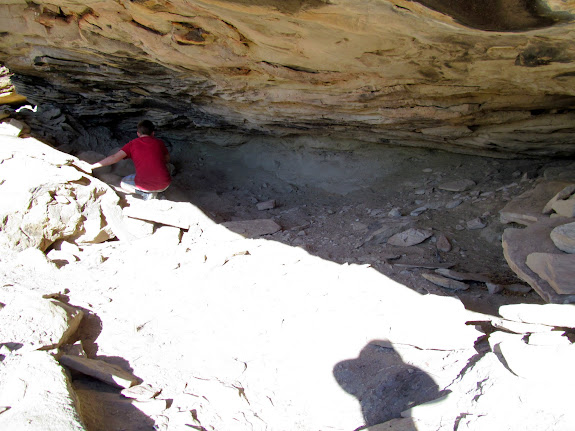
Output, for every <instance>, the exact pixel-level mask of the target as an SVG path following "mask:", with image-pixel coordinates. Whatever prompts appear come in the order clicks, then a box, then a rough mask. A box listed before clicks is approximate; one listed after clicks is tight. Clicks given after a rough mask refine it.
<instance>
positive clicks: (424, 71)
mask: <svg viewBox="0 0 575 431" xmlns="http://www.w3.org/2000/svg"><path fill="white" fill-rule="evenodd" d="M468 3H469V4H468ZM468 3H466V6H465V7H462V6H459V5H458V3H457V2H454V1H449V0H419V1H406V0H397V1H393V2H391V1H384V0H378V1H374V0H361V1H356V0H354V1H351V0H333V1H324V0H299V1H297V0H293V1H282V2H279V1H274V0H228V1H213V0H204V1H184V0H172V1H166V0H135V1H127V0H118V1H112V0H104V1H99V2H89V3H87V2H80V1H75V0H52V1H43V0H36V1H34V2H31V1H24V0H2V1H0V28H1V29H2V33H1V35H2V37H1V38H0V62H2V63H4V64H5V65H7V66H8V67H9V68H10V70H11V71H12V72H14V73H15V76H14V77H13V81H14V83H15V85H16V87H17V89H18V91H19V92H20V93H21V94H23V95H25V96H27V97H28V98H29V100H30V101H31V102H32V103H34V104H38V105H39V106H40V107H42V106H49V105H56V106H58V107H59V108H61V109H63V110H64V111H65V112H66V113H67V114H69V115H70V116H71V117H73V118H75V119H76V120H77V121H78V122H79V123H80V124H82V125H83V126H87V127H97V126H105V127H106V128H108V129H110V130H112V131H113V133H114V134H115V135H116V136H121V135H122V134H124V133H127V132H128V131H130V132H131V131H133V129H134V127H135V124H136V122H137V121H138V120H139V119H140V118H141V117H143V116H147V117H149V118H151V119H152V120H154V121H156V122H157V123H158V125H159V126H160V127H161V128H163V129H164V130H166V131H167V134H168V135H169V136H168V137H169V139H170V141H171V142H173V143H174V144H175V145H177V146H179V147H182V148H185V147H186V146H188V145H190V144H189V143H190V142H208V143H215V144H218V145H224V146H229V145H233V146H236V145H240V144H242V143H245V142H247V141H249V140H251V139H254V138H257V137H259V138H264V139H265V140H266V141H267V142H272V143H281V142H284V141H283V140H285V139H287V138H290V137H298V136H302V135H306V136H312V137H313V145H314V146H316V147H321V148H329V149H342V148H347V146H349V145H350V143H351V142H371V143H379V144H386V145H402V146H424V147H429V148H439V149H444V150H450V151H458V152H467V153H479V154H492V155H499V156H504V155H514V154H522V155H529V156H547V155H552V156H572V155H573V154H575V145H574V143H573V138H572V136H573V124H574V120H575V111H574V107H575V85H574V83H575V63H574V59H575V45H574V44H573V43H572V41H573V40H574V36H575V24H574V23H573V16H574V15H573V13H574V11H575V1H573V0H562V1H560V0H548V1H538V0H537V1H535V0H534V1H519V0H504V1H497V2H496V1H487V2H476V1H472V2H468Z"/></svg>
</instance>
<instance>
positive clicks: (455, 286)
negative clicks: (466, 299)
mask: <svg viewBox="0 0 575 431" xmlns="http://www.w3.org/2000/svg"><path fill="white" fill-rule="evenodd" d="M421 276H422V277H423V278H425V279H426V280H427V281H430V282H431V283H433V284H435V285H437V286H441V287H445V288H446V289H449V290H455V291H458V290H467V289H469V285H468V284H466V283H464V282H463V281H458V280H454V279H453V278H447V277H442V276H441V275H437V274H421Z"/></svg>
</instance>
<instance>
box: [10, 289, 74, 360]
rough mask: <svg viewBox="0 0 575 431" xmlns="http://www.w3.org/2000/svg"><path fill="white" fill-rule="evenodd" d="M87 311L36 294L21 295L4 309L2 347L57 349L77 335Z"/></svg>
mask: <svg viewBox="0 0 575 431" xmlns="http://www.w3.org/2000/svg"><path fill="white" fill-rule="evenodd" d="M83 316H84V313H83V311H81V310H79V309H77V308H74V307H71V306H70V305H68V304H64V303H63V302H60V301H56V300H51V299H44V298H42V297H40V296H39V295H36V294H29V295H19V296H18V297H17V298H16V299H15V300H13V301H11V302H9V303H8V304H6V306H5V307H4V308H3V309H2V310H0V328H2V331H1V332H0V344H2V343H17V344H21V345H23V346H24V347H25V349H26V350H29V349H44V350H45V349H53V348H56V347H59V346H61V345H62V344H64V343H66V342H68V340H70V338H71V337H72V336H73V335H74V334H75V333H76V331H77V329H78V326H79V325H80V322H81V320H82V317H83Z"/></svg>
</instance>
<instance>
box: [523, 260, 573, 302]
mask: <svg viewBox="0 0 575 431" xmlns="http://www.w3.org/2000/svg"><path fill="white" fill-rule="evenodd" d="M527 266H528V267H529V268H530V269H531V270H532V271H533V272H535V273H536V274H537V275H538V276H539V277H541V278H542V279H543V280H545V281H546V282H547V283H549V285H550V286H551V287H552V288H553V289H554V290H555V292H557V293H560V294H562V295H572V294H575V254H555V253H531V254H530V255H529V256H527Z"/></svg>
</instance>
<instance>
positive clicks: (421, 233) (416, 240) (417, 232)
mask: <svg viewBox="0 0 575 431" xmlns="http://www.w3.org/2000/svg"><path fill="white" fill-rule="evenodd" d="M431 235H433V232H432V231H430V230H425V229H415V228H411V229H408V230H406V231H403V232H400V233H397V234H395V235H393V236H392V237H391V238H389V239H388V240H387V243H388V244H390V245H395V246H398V247H409V246H412V245H417V244H420V243H422V242H423V241H425V240H426V239H427V238H429V237H430V236H431Z"/></svg>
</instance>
